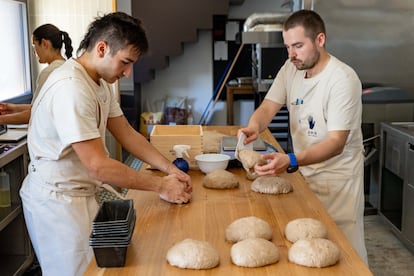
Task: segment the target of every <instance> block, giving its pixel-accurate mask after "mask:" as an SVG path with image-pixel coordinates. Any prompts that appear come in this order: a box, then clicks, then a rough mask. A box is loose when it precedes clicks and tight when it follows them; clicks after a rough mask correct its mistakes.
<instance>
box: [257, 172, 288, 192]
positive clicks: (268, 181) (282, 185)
mask: <svg viewBox="0 0 414 276" xmlns="http://www.w3.org/2000/svg"><path fill="white" fill-rule="evenodd" d="M251 189H252V191H255V192H258V193H263V194H286V193H289V192H291V191H292V185H291V184H290V181H289V180H287V179H286V178H283V177H280V176H260V177H258V178H256V180H254V181H253V183H252V186H251Z"/></svg>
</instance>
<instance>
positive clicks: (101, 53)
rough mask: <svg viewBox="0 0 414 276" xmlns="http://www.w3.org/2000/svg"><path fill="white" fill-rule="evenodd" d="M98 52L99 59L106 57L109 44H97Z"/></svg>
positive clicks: (100, 42)
mask: <svg viewBox="0 0 414 276" xmlns="http://www.w3.org/2000/svg"><path fill="white" fill-rule="evenodd" d="M96 51H97V53H98V56H99V57H104V56H105V54H106V53H107V52H109V47H108V43H106V42H105V41H99V42H98V44H96Z"/></svg>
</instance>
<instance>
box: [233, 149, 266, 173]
mask: <svg viewBox="0 0 414 276" xmlns="http://www.w3.org/2000/svg"><path fill="white" fill-rule="evenodd" d="M238 155H239V158H238V159H239V161H240V162H241V163H242V165H243V168H244V169H245V170H246V173H247V174H246V176H247V178H248V179H250V180H254V179H256V178H257V174H256V172H255V171H254V166H255V165H256V164H257V165H265V164H266V161H265V160H263V159H262V157H261V154H260V153H258V152H257V151H254V150H249V149H242V150H240V151H238Z"/></svg>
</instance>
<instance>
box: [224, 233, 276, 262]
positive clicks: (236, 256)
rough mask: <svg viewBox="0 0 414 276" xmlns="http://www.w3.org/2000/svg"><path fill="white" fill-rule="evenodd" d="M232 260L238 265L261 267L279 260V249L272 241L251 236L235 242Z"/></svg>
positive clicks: (232, 249)
mask: <svg viewBox="0 0 414 276" xmlns="http://www.w3.org/2000/svg"><path fill="white" fill-rule="evenodd" d="M230 255H231V261H232V262H233V263H234V264H235V265H238V266H243V267H260V266H265V265H269V264H274V263H276V262H278V261H279V250H278V248H277V247H276V245H274V244H273V243H272V242H270V241H268V240H265V239H262V238H250V239H245V240H242V241H239V242H238V243H235V244H233V246H232V247H231V250H230Z"/></svg>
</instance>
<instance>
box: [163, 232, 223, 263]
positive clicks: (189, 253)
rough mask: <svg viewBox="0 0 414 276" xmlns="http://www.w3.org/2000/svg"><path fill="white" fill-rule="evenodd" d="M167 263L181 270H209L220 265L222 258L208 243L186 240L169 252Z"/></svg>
mask: <svg viewBox="0 0 414 276" xmlns="http://www.w3.org/2000/svg"><path fill="white" fill-rule="evenodd" d="M167 261H168V263H169V264H170V265H172V266H177V267H180V268H189V269H209V268H213V267H216V266H217V265H218V264H219V262H220V257H219V254H218V252H217V251H216V250H215V249H214V248H213V247H212V246H211V245H210V244H209V243H208V242H205V241H197V240H193V239H185V240H182V241H180V242H178V243H176V244H175V245H173V246H172V247H171V248H170V249H169V250H168V252H167Z"/></svg>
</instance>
